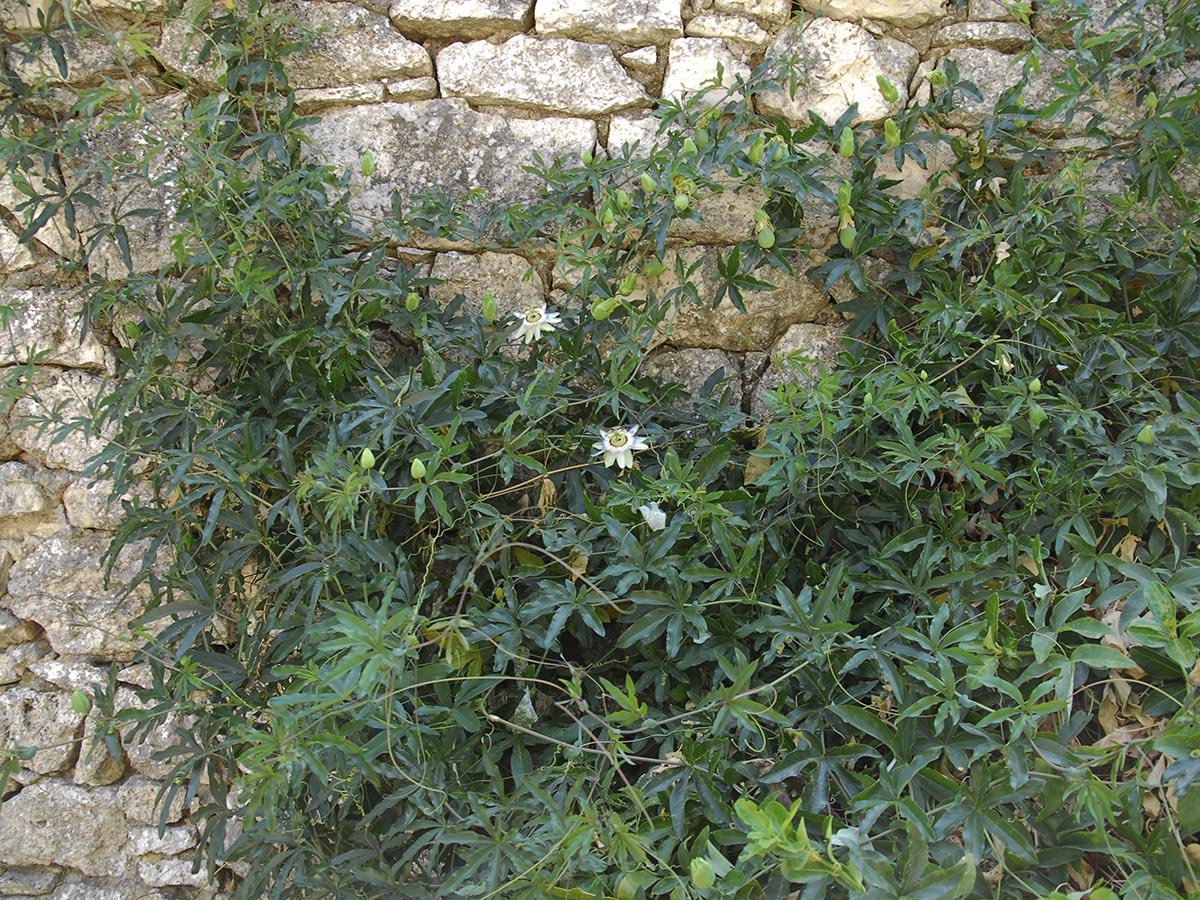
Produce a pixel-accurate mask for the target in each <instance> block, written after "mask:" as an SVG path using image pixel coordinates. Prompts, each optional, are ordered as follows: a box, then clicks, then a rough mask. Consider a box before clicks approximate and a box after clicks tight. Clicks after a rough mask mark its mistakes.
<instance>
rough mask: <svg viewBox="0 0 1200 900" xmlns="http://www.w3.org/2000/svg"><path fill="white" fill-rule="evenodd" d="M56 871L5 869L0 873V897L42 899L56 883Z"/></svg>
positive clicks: (57, 872)
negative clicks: (18, 896)
mask: <svg viewBox="0 0 1200 900" xmlns="http://www.w3.org/2000/svg"><path fill="white" fill-rule="evenodd" d="M60 874H61V873H60V871H59V870H58V869H7V870H5V871H4V872H0V897H14V896H17V895H20V896H22V897H42V896H44V895H46V894H49V893H50V892H51V891H52V890H54V885H55V884H57V883H58V879H59V875H60Z"/></svg>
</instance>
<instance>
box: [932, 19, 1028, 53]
mask: <svg viewBox="0 0 1200 900" xmlns="http://www.w3.org/2000/svg"><path fill="white" fill-rule="evenodd" d="M1032 40H1033V32H1032V31H1030V29H1029V26H1028V25H1022V24H1021V23H1020V22H956V23H955V24H953V25H947V26H945V27H944V28H940V29H938V32H937V34H936V35H934V39H933V42H934V46H936V47H990V48H991V49H992V50H999V51H1000V52H1001V53H1018V52H1020V51H1021V50H1024V49H1026V48H1028V47H1029V44H1030V42H1031V41H1032Z"/></svg>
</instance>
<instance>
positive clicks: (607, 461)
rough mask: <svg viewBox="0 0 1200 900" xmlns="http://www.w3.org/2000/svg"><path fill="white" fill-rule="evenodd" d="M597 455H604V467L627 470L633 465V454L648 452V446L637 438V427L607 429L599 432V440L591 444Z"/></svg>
mask: <svg viewBox="0 0 1200 900" xmlns="http://www.w3.org/2000/svg"><path fill="white" fill-rule="evenodd" d="M592 447H593V448H594V449H595V451H596V452H597V453H603V454H604V465H605V467H608V466H611V465H612V464H613V463H616V464H617V467H618V468H621V469H628V468H629V467H630V466H632V465H633V454H634V452H635V451H637V450H648V449H650V445H649V444H647V443H645V442H644V441H643V440H642V439H641V438H639V437H638V436H637V426H636V425H634V426H633V427H632V428H623V427H621V426H620V425H618V426H617V427H616V428H609V429H606V430H604V431H601V432H600V440H599V441H597V442H596V443H594V444H592Z"/></svg>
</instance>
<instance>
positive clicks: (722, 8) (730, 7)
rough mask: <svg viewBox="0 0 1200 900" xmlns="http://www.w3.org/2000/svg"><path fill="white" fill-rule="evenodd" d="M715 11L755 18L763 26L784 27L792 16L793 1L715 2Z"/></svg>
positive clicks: (734, 0) (736, 0)
mask: <svg viewBox="0 0 1200 900" xmlns="http://www.w3.org/2000/svg"><path fill="white" fill-rule="evenodd" d="M713 9H714V10H715V11H716V12H719V13H726V14H728V15H733V16H753V17H754V18H755V19H757V20H758V21H759V22H761V23H762V24H763V25H768V26H779V25H783V24H784V23H785V22H787V20H788V19H789V18H790V17H791V15H792V0H715V2H714V3H713Z"/></svg>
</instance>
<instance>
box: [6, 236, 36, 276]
mask: <svg viewBox="0 0 1200 900" xmlns="http://www.w3.org/2000/svg"><path fill="white" fill-rule="evenodd" d="M35 262H36V260H35V259H34V256H33V253H31V252H30V250H29V248H28V247H26V246H25V245H24V244H22V243H21V240H20V238H19V237H18V236H17V233H16V232H15V231H13V230H12V229H11V228H9V227H8V226H7V225H0V272H20V271H21V270H22V269H28V268H29V267H30V266H32V265H33V264H34V263H35Z"/></svg>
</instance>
